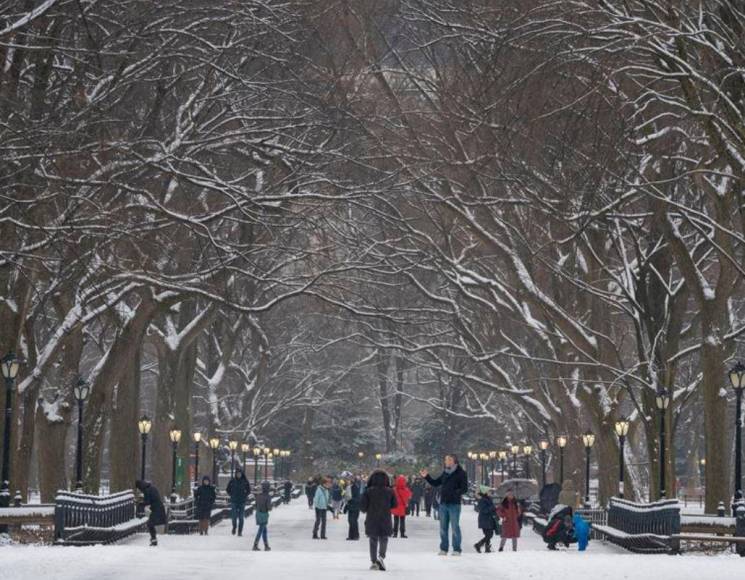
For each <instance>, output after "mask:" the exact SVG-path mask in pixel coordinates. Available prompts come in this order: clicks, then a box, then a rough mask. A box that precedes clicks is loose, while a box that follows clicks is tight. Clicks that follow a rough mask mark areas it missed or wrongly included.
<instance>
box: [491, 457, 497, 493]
mask: <svg viewBox="0 0 745 580" xmlns="http://www.w3.org/2000/svg"><path fill="white" fill-rule="evenodd" d="M489 458H490V459H491V467H490V468H489V487H496V486H494V474H495V473H496V472H497V452H496V451H489Z"/></svg>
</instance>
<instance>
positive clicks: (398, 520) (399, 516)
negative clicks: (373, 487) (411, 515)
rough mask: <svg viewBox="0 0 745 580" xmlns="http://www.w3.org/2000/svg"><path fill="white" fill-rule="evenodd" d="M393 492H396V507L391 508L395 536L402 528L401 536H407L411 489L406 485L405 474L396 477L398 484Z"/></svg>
mask: <svg viewBox="0 0 745 580" xmlns="http://www.w3.org/2000/svg"><path fill="white" fill-rule="evenodd" d="M393 492H394V493H395V494H396V507H395V508H393V509H392V510H391V513H392V514H393V537H394V538H396V537H398V531H399V529H400V530H401V537H402V538H406V537H407V536H406V509H407V507H408V505H409V500H410V499H411V490H410V489H409V486H408V485H406V478H405V477H404V476H403V475H399V476H398V477H397V478H396V486H395V488H394V489H393Z"/></svg>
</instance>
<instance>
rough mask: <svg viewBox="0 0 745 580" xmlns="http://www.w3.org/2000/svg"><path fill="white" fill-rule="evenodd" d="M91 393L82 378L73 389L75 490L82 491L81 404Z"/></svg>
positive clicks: (86, 382)
mask: <svg viewBox="0 0 745 580" xmlns="http://www.w3.org/2000/svg"><path fill="white" fill-rule="evenodd" d="M90 392H91V386H90V384H89V383H88V381H86V380H85V379H84V378H83V377H80V378H79V379H78V382H77V383H76V384H75V387H73V394H74V395H75V400H76V401H77V403H78V442H77V445H76V449H75V481H76V483H75V489H76V490H77V491H82V490H83V403H85V400H86V399H87V398H88V395H89V394H90Z"/></svg>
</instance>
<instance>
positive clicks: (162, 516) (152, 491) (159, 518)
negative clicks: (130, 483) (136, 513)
mask: <svg viewBox="0 0 745 580" xmlns="http://www.w3.org/2000/svg"><path fill="white" fill-rule="evenodd" d="M135 487H136V488H137V489H139V490H140V491H141V492H142V503H143V505H145V506H149V507H150V515H149V516H148V518H147V531H148V532H150V545H151V546H157V545H158V536H157V534H156V531H155V526H164V525H165V524H166V508H165V506H164V505H163V500H162V499H161V497H160V492H159V491H158V488H157V487H155V486H154V485H153V484H152V483H150V482H149V481H141V480H139V479H138V480H137V481H135Z"/></svg>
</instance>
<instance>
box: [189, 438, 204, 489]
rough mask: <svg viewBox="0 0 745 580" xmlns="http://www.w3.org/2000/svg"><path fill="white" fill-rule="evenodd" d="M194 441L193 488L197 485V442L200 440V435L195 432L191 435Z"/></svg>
mask: <svg viewBox="0 0 745 580" xmlns="http://www.w3.org/2000/svg"><path fill="white" fill-rule="evenodd" d="M191 438H192V439H193V440H194V487H197V486H198V485H199V442H200V441H201V440H202V434H201V433H199V432H196V433H194V434H192V436H191Z"/></svg>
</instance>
